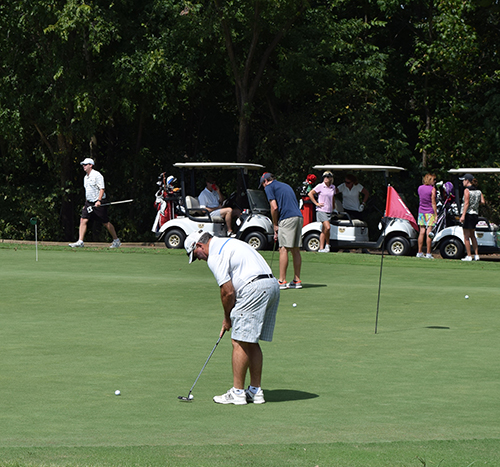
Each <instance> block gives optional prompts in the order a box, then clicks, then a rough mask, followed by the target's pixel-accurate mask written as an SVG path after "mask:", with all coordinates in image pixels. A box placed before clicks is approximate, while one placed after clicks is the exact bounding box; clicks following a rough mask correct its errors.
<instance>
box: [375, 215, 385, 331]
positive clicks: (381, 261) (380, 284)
mask: <svg viewBox="0 0 500 467" xmlns="http://www.w3.org/2000/svg"><path fill="white" fill-rule="evenodd" d="M384 251H385V225H384V240H383V241H382V256H381V259H380V276H379V279H378V298H377V316H376V318H375V334H377V328H378V310H379V305H380V289H381V286H382V266H383V264H384Z"/></svg>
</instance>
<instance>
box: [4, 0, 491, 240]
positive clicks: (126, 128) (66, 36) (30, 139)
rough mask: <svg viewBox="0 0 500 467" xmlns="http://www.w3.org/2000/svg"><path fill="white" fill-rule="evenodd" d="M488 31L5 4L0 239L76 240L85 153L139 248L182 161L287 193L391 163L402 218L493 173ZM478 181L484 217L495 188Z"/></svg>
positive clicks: (390, 2)
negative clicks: (238, 169) (236, 172)
mask: <svg viewBox="0 0 500 467" xmlns="http://www.w3.org/2000/svg"><path fill="white" fill-rule="evenodd" d="M499 26H500V4H499V0H472V1H461V0H404V1H394V0H387V1H384V0H377V1H376V0H362V1H359V0H358V1H354V0H324V1H305V0H206V1H174V0H143V1H141V2H137V1H135V0H122V1H120V2H107V1H103V0H92V1H91V0H18V1H15V2H13V1H9V2H4V3H3V4H1V5H0V35H1V38H2V40H1V41H0V49H1V56H2V61H1V62H0V151H1V161H0V177H1V182H0V237H1V238H18V239H23V238H31V237H32V236H33V232H32V228H31V226H30V225H29V219H30V218H31V217H33V216H34V215H36V216H37V217H38V218H39V219H40V223H41V227H42V228H41V229H40V232H41V235H42V236H43V237H42V238H44V239H46V240H73V239H74V238H75V235H76V231H77V225H78V224H77V221H78V216H79V211H80V209H81V206H82V203H83V189H82V178H83V175H84V174H83V171H82V170H81V167H80V166H79V162H80V161H81V160H83V158H85V157H92V158H94V159H95V160H96V168H97V169H98V170H99V171H101V172H102V173H103V174H104V175H105V179H106V182H107V192H108V194H109V195H110V197H111V198H112V199H115V200H117V199H124V198H134V199H135V200H136V202H135V203H133V204H130V205H127V206H126V207H120V208H116V209H115V210H114V211H113V222H114V223H115V225H116V226H117V227H118V229H119V230H120V235H121V236H122V237H123V238H124V240H126V241H140V240H149V239H152V238H153V237H152V233H151V232H150V227H151V224H152V222H153V219H154V214H155V211H154V208H153V200H154V193H155V191H156V185H155V183H156V180H157V176H158V175H159V174H160V173H161V172H169V173H172V174H173V175H176V173H175V170H174V169H173V167H172V164H173V163H175V162H180V161H239V162H245V161H246V162H254V163H260V164H263V165H264V166H265V167H266V170H268V171H271V172H274V173H275V174H276V175H277V177H278V178H279V179H280V180H282V181H285V182H288V183H290V184H291V185H292V186H296V187H298V186H299V185H300V184H301V182H302V181H303V180H304V179H305V177H306V175H307V174H308V173H310V172H312V166H313V165H316V164H331V163H356V164H363V163H367V164H384V165H398V166H402V167H404V168H406V169H408V170H407V172H406V173H405V175H404V176H403V177H401V178H400V179H398V181H397V183H398V185H399V186H398V188H399V190H400V191H401V192H402V193H403V194H404V195H405V197H406V200H407V204H408V205H409V207H410V208H411V209H412V210H413V211H414V212H416V203H417V199H416V187H417V186H418V185H419V184H420V179H421V177H422V175H423V174H424V173H426V172H434V173H436V174H437V176H438V179H443V180H448V179H449V177H448V175H447V171H448V170H449V169H451V168H457V167H480V166H485V167H496V166H498V165H499V160H498V156H497V154H498V153H499V149H500V133H499V128H500V106H499V105H498V104H499V103H500V88H499V79H500V53H499V52H500V49H499V41H500V34H499V32H500V31H499ZM336 182H337V180H336ZM339 182H341V180H339ZM480 182H481V187H482V189H483V191H484V192H485V195H486V197H487V199H488V200H489V207H490V214H491V216H493V220H496V219H498V214H497V209H498V207H499V205H500V203H499V200H498V188H499V187H498V181H497V180H496V178H494V177H485V178H483V179H481V180H480ZM362 183H363V184H364V185H365V186H367V187H368V188H369V189H370V190H371V191H372V192H373V193H375V194H377V193H378V195H379V197H380V199H381V200H382V204H383V199H384V193H383V190H382V189H381V188H380V186H378V185H377V183H376V181H375V180H372V179H370V178H365V179H362ZM226 184H227V186H226V190H232V189H235V186H234V181H233V180H227V181H226ZM379 185H380V184H379Z"/></svg>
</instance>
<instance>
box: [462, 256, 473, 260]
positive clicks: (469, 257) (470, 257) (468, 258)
mask: <svg viewBox="0 0 500 467" xmlns="http://www.w3.org/2000/svg"><path fill="white" fill-rule="evenodd" d="M462 261H472V256H466V257H465V258H462Z"/></svg>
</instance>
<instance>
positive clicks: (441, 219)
mask: <svg viewBox="0 0 500 467" xmlns="http://www.w3.org/2000/svg"><path fill="white" fill-rule="evenodd" d="M453 192H454V187H453V183H451V182H446V183H443V182H439V183H437V184H436V204H437V214H438V216H437V220H436V223H435V224H434V227H433V228H432V231H431V232H430V234H429V237H430V238H434V237H435V236H436V234H437V233H438V232H441V230H443V229H445V228H446V227H448V226H450V225H456V224H457V223H458V218H459V216H460V215H459V212H458V206H457V203H456V202H455V195H454V193H453Z"/></svg>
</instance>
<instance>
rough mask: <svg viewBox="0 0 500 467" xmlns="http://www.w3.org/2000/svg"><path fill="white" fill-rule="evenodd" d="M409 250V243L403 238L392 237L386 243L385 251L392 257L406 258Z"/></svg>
mask: <svg viewBox="0 0 500 467" xmlns="http://www.w3.org/2000/svg"><path fill="white" fill-rule="evenodd" d="M410 249H411V246H410V242H409V241H408V239H406V238H405V237H392V238H391V239H389V241H388V242H387V251H388V252H389V254H390V255H392V256H408V255H409V254H410Z"/></svg>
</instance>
